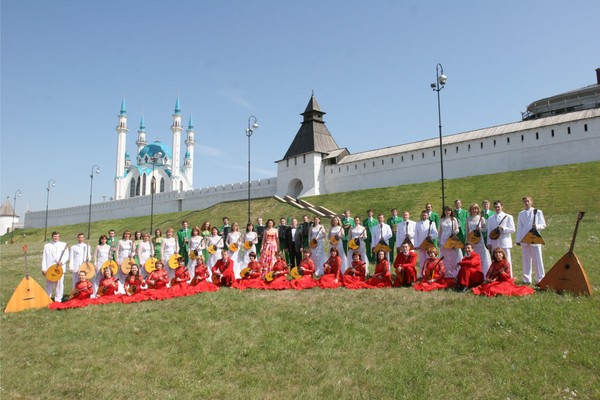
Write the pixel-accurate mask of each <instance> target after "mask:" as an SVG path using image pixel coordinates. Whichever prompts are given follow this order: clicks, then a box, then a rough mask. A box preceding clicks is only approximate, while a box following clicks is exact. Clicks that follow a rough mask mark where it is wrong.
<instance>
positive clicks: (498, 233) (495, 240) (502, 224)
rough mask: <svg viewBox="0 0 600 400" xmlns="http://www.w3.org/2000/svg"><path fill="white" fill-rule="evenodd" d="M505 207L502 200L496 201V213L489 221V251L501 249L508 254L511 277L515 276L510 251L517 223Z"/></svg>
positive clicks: (507, 259)
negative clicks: (505, 210)
mask: <svg viewBox="0 0 600 400" xmlns="http://www.w3.org/2000/svg"><path fill="white" fill-rule="evenodd" d="M503 208H504V206H503V204H502V202H501V201H500V200H496V201H494V211H495V212H496V214H494V215H492V216H491V217H490V218H489V219H488V220H487V230H488V243H487V246H488V249H495V248H497V247H500V248H501V249H502V250H504V253H506V261H508V263H509V264H510V276H511V277H512V276H513V271H512V260H511V256H510V249H511V248H512V245H513V243H512V234H513V233H515V231H516V229H515V222H514V220H513V217H512V215H510V214H507V213H505V212H504V210H503Z"/></svg>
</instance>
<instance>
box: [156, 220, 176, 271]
mask: <svg viewBox="0 0 600 400" xmlns="http://www.w3.org/2000/svg"><path fill="white" fill-rule="evenodd" d="M175 253H179V245H178V243H177V239H175V229H173V228H172V227H169V228H168V229H167V237H166V238H164V239H163V240H162V243H161V248H160V254H162V260H163V262H164V263H165V269H166V270H167V272H168V273H169V279H171V278H173V277H174V276H175V270H174V269H173V268H171V267H170V266H169V259H170V258H171V256H172V255H173V254H175Z"/></svg>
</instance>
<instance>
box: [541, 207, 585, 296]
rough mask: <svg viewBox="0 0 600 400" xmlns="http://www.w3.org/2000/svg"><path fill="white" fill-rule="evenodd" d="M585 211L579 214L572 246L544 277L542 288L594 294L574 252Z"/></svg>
mask: <svg viewBox="0 0 600 400" xmlns="http://www.w3.org/2000/svg"><path fill="white" fill-rule="evenodd" d="M584 214H585V213H584V212H583V211H581V212H580V213H579V214H578V215H577V224H576V225H575V232H573V239H572V240H571V247H569V251H568V252H567V254H565V255H564V256H562V257H561V258H560V260H558V261H557V262H556V264H554V266H553V267H552V269H550V271H548V273H547V274H546V276H544V279H542V280H541V281H540V288H541V289H549V290H554V291H557V292H571V293H575V294H585V295H588V296H590V295H591V294H592V287H591V286H590V281H589V279H588V276H587V274H586V273H585V269H583V265H581V262H580V261H579V258H577V255H576V254H575V253H574V252H573V247H575V238H576V237H577V229H578V228H579V221H581V219H582V218H583V215H584Z"/></svg>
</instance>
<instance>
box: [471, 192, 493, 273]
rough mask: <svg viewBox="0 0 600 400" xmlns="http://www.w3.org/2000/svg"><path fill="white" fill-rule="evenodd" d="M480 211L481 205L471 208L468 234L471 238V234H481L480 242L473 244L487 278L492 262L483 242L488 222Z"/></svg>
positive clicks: (473, 205) (472, 205)
mask: <svg viewBox="0 0 600 400" xmlns="http://www.w3.org/2000/svg"><path fill="white" fill-rule="evenodd" d="M479 211H480V210H479V204H477V203H473V204H471V205H470V206H469V218H468V219H467V232H466V234H467V236H469V235H470V234H471V232H477V233H479V237H480V238H481V239H480V240H479V242H477V243H473V249H474V250H475V252H476V253H477V254H479V257H481V271H482V272H483V275H484V276H485V275H486V274H487V271H488V268H490V264H491V263H492V260H491V259H490V253H489V252H488V249H487V247H486V246H485V243H484V240H483V234H484V233H485V232H486V231H487V222H486V220H485V218H484V217H483V216H482V215H480V213H479Z"/></svg>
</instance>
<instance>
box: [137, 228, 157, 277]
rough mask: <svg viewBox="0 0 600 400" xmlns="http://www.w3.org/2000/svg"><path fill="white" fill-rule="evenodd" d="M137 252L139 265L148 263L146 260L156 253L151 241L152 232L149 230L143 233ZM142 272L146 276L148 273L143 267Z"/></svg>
mask: <svg viewBox="0 0 600 400" xmlns="http://www.w3.org/2000/svg"><path fill="white" fill-rule="evenodd" d="M136 253H137V258H138V262H139V265H146V261H148V259H149V258H150V257H152V256H153V255H154V246H153V245H152V242H151V241H150V234H149V233H148V232H143V233H142V241H141V242H140V243H139V244H138V246H137V249H136ZM141 272H142V275H143V276H144V277H146V276H147V275H148V274H147V272H146V270H145V269H144V268H142V271H141Z"/></svg>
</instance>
